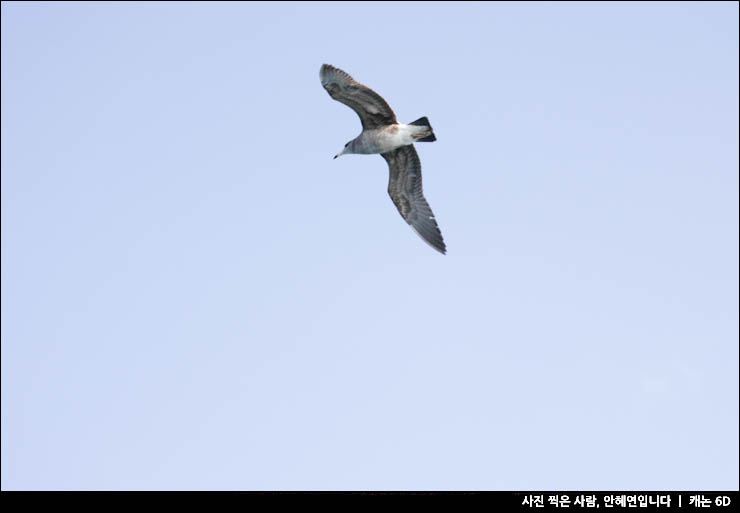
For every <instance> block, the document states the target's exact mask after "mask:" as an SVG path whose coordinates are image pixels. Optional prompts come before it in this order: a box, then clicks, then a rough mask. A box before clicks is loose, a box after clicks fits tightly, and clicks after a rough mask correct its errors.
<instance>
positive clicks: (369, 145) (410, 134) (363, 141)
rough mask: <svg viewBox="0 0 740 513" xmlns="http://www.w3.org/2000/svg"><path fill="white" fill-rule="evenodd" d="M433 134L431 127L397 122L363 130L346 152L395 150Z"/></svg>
mask: <svg viewBox="0 0 740 513" xmlns="http://www.w3.org/2000/svg"><path fill="white" fill-rule="evenodd" d="M429 135H431V130H430V127H423V126H414V125H404V124H403V123H396V124H393V125H387V126H384V127H380V128H374V129H372V130H363V131H362V133H361V134H360V135H358V136H357V137H356V138H355V139H352V141H350V143H349V146H348V149H349V150H350V151H347V150H345V151H344V152H343V153H344V154H350V153H359V154H364V155H368V154H373V153H386V152H389V151H393V150H395V149H397V148H400V147H401V146H408V145H409V144H414V143H415V142H416V141H418V140H419V139H421V138H424V137H427V136H429Z"/></svg>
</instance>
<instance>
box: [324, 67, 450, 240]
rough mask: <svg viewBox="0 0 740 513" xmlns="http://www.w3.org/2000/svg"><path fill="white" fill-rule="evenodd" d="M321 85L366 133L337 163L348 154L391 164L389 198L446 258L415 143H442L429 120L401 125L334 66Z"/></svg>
mask: <svg viewBox="0 0 740 513" xmlns="http://www.w3.org/2000/svg"><path fill="white" fill-rule="evenodd" d="M319 77H320V78H321V85H322V86H323V87H324V89H326V91H327V92H328V93H329V96H331V97H332V98H333V99H335V100H337V101H338V102H340V103H343V104H345V105H347V106H348V107H350V108H351V109H352V110H354V111H355V112H356V113H357V115H358V116H359V117H360V122H361V123H362V133H360V135H359V136H357V137H356V138H354V139H352V140H351V141H349V142H348V143H347V144H345V145H344V149H342V151H340V152H339V153H337V154H336V155H335V156H334V158H335V159H336V158H337V157H339V156H341V155H349V154H366V155H367V154H375V153H379V154H380V156H381V157H383V158H384V159H385V161H386V162H387V163H388V170H389V172H390V177H389V180H388V194H389V195H390V197H391V200H393V203H394V204H395V205H396V208H397V209H398V212H399V213H400V214H401V217H403V219H404V220H405V221H406V222H407V223H408V224H409V226H411V228H412V229H413V230H414V231H415V232H416V233H417V235H419V236H420V237H421V238H422V239H423V240H424V241H425V242H426V243H427V244H429V245H430V246H431V247H432V248H434V249H436V250H437V251H439V252H440V253H442V254H443V255H444V254H445V253H446V252H447V247H446V246H445V243H444V239H443V238H442V233H441V232H440V230H439V226H438V225H437V220H436V219H435V218H434V214H433V213H432V209H431V208H430V207H429V203H427V200H426V199H425V198H424V193H423V191H422V187H421V162H420V160H419V155H418V153H416V148H415V147H414V143H415V142H433V141H436V140H437V138H436V137H435V135H434V130H433V129H432V126H431V125H430V123H429V120H428V119H427V118H426V117H422V118H419V119H417V120H416V121H413V122H411V123H409V124H408V125H406V124H403V123H399V122H398V120H397V119H396V115H395V113H394V112H393V110H392V109H391V107H390V106H389V105H388V102H386V101H385V100H384V99H383V97H382V96H380V95H379V94H378V93H376V92H375V91H373V90H372V89H370V88H369V87H367V86H366V85H363V84H361V83H359V82H357V81H355V79H353V78H352V77H351V76H350V75H349V74H348V73H346V72H344V71H342V70H341V69H339V68H335V67H334V66H331V65H329V64H323V65H322V66H321V69H320V71H319Z"/></svg>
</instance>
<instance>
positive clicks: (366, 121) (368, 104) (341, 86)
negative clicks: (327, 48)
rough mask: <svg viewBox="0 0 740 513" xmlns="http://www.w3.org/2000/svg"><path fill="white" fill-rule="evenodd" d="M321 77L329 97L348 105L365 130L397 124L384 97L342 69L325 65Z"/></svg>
mask: <svg viewBox="0 0 740 513" xmlns="http://www.w3.org/2000/svg"><path fill="white" fill-rule="evenodd" d="M319 76H320V77H321V85H322V86H324V89H326V90H327V92H328V93H329V96H331V97H332V98H334V99H335V100H337V101H338V102H341V103H343V104H345V105H347V106H348V107H350V108H351V109H352V110H354V111H355V112H356V113H357V115H358V116H360V121H361V122H362V128H363V130H372V129H373V128H378V127H381V126H386V125H392V124H394V123H397V121H396V115H395V114H394V113H393V110H392V109H391V108H390V106H389V105H388V103H387V102H386V101H385V100H384V99H383V97H382V96H380V95H379V94H378V93H376V92H375V91H373V90H372V89H370V88H369V87H367V86H364V85H362V84H360V83H359V82H356V81H355V80H354V79H353V78H352V77H351V76H349V75H348V74H347V73H345V72H344V71H342V70H341V69H338V68H335V67H334V66H330V65H328V64H324V65H323V66H321V71H320V72H319Z"/></svg>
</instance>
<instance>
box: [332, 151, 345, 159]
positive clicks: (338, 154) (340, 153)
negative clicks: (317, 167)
mask: <svg viewBox="0 0 740 513" xmlns="http://www.w3.org/2000/svg"><path fill="white" fill-rule="evenodd" d="M342 155H344V150H342V151H340V152H339V153H337V154H336V155H334V158H337V157H340V156H342Z"/></svg>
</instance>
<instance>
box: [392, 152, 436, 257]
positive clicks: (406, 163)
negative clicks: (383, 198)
mask: <svg viewBox="0 0 740 513" xmlns="http://www.w3.org/2000/svg"><path fill="white" fill-rule="evenodd" d="M381 155H382V157H383V158H384V159H385V160H386V162H388V168H389V170H390V179H389V181H388V194H390V196H391V199H392V200H393V203H395V204H396V207H397V208H398V211H399V212H400V213H401V217H403V218H404V219H405V220H406V222H407V223H409V225H410V226H411V228H413V230H414V231H415V232H416V233H417V234H419V236H420V237H421V238H422V239H424V240H425V241H426V242H427V243H428V244H429V245H430V246H432V247H433V248H434V249H436V250H437V251H439V252H440V253H442V254H444V253H445V252H446V251H447V249H446V247H445V243H444V240H443V239H442V233H441V232H440V231H439V226H437V221H436V220H435V219H434V214H433V213H432V209H431V208H429V203H427V200H426V199H425V198H424V192H423V191H422V188H421V162H420V161H419V155H418V154H417V153H416V149H415V148H414V145H413V144H411V145H408V146H401V147H400V148H397V149H395V150H393V151H389V152H387V153H381Z"/></svg>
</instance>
